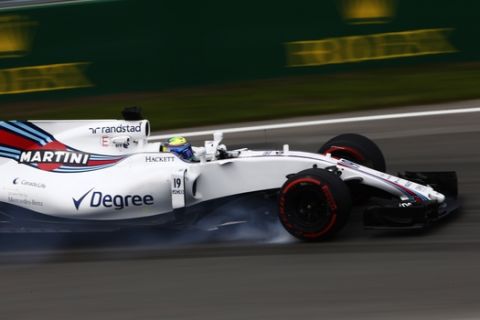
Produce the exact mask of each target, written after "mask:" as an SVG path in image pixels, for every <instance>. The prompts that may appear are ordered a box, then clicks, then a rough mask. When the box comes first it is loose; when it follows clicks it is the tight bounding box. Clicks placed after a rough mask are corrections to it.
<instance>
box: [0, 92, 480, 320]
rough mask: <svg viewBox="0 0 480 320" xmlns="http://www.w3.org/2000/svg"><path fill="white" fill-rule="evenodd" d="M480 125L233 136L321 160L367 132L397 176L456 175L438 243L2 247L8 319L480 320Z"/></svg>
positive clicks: (418, 121) (192, 240)
mask: <svg viewBox="0 0 480 320" xmlns="http://www.w3.org/2000/svg"><path fill="white" fill-rule="evenodd" d="M479 105H480V102H479V101H471V102H463V103H457V104H450V105H441V106H438V105H437V106H428V107H415V108H402V109H398V110H389V111H388V112H404V111H408V110H428V109H442V108H452V107H476V106H479ZM384 112H385V111H376V112H363V113H357V114H348V116H351V115H364V114H373V113H384ZM332 117H334V116H332ZM327 118H328V117H327ZM479 123H480V113H472V114H459V115H449V116H432V117H424V118H410V119H405V120H399V119H396V120H382V121H372V122H362V123H349V124H348V125H345V124H344V125H325V126H321V127H304V128H298V129H295V128H291V129H283V130H275V131H271V132H252V133H242V134H232V135H231V136H228V137H226V140H225V142H226V143H227V144H231V145H235V146H240V145H246V146H249V147H255V148H281V146H282V144H284V143H289V144H290V145H291V148H292V149H299V150H306V151H312V152H314V151H316V150H317V149H318V148H319V146H320V145H321V143H322V142H323V141H325V140H327V139H328V138H330V137H332V136H334V135H336V134H340V133H344V132H357V133H361V134H365V135H367V136H369V137H371V138H372V139H374V140H375V141H376V142H377V143H378V144H379V146H380V147H381V148H382V149H383V151H384V154H385V156H386V159H387V165H388V171H389V172H392V173H396V172H397V171H404V170H432V171H436V170H439V171H440V170H456V171H457V172H458V175H459V181H460V194H461V201H462V204H463V209H462V211H461V212H460V213H459V214H457V215H456V216H454V217H452V218H451V219H449V220H448V221H445V222H444V223H441V224H440V225H438V226H437V227H435V228H432V229H430V230H428V231H426V232H394V233H392V232H378V231H377V232H372V231H366V230H363V229H362V225H361V216H360V215H359V214H354V216H353V217H352V219H351V220H350V222H349V224H348V225H347V226H346V228H345V229H344V230H343V231H342V233H341V234H340V235H339V236H338V237H336V238H335V239H334V241H330V242H327V243H317V244H304V243H299V242H296V241H294V240H292V239H291V238H289V237H288V236H285V235H283V234H279V235H277V236H275V237H273V238H271V239H264V238H262V237H258V234H257V235H255V234H254V235H253V236H252V235H251V234H249V233H244V234H235V235H233V234H232V235H231V237H230V238H229V237H228V236H227V237H226V239H221V240H220V241H219V240H218V239H216V240H215V239H214V240H212V239H211V238H209V237H203V236H202V235H199V234H191V235H189V237H183V238H178V239H176V238H175V237H176V235H173V236H169V237H165V238H161V237H154V236H152V237H149V236H145V237H143V236H142V235H141V234H135V233H133V234H128V235H108V236H103V237H98V238H95V239H94V240H92V239H93V238H92V237H91V236H80V237H75V238H69V237H53V238H52V237H50V238H49V237H38V238H33V239H32V238H30V239H24V238H22V239H20V238H18V237H14V236H2V237H0V239H1V243H0V248H1V249H2V251H3V252H2V253H1V254H0V318H1V319H117V320H120V319H302V318H308V319H480V271H479V270H480V196H479V192H478V191H479V187H480V171H479V170H478V166H479V163H480V150H479V144H480V143H479V140H480V125H479ZM167 238H168V239H167ZM226 240H228V241H226Z"/></svg>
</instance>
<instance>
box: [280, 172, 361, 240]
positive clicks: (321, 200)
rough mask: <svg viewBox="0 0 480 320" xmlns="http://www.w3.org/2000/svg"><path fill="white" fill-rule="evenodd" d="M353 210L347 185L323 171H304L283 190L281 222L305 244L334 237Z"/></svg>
mask: <svg viewBox="0 0 480 320" xmlns="http://www.w3.org/2000/svg"><path fill="white" fill-rule="evenodd" d="M351 207H352V201H351V198H350V192H349V189H348V187H347V186H346V185H345V183H344V182H343V181H342V180H341V179H340V178H339V177H338V176H337V175H335V174H334V173H331V172H329V171H326V170H322V169H308V170H304V171H301V172H299V173H297V174H295V175H293V176H291V177H290V178H289V179H288V180H287V181H286V182H285V183H284V185H283V186H282V188H281V190H280V198H279V216H280V221H281V222H282V224H283V226H284V227H285V229H286V230H287V231H288V232H289V233H290V234H292V235H293V236H294V237H296V238H298V239H300V240H304V241H320V240H325V239H328V238H330V237H332V236H333V235H334V234H336V233H337V232H338V231H339V230H340V229H341V228H342V227H343V226H344V225H345V223H346V222H347V220H348V217H349V215H350V211H351Z"/></svg>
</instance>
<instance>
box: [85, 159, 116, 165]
mask: <svg viewBox="0 0 480 320" xmlns="http://www.w3.org/2000/svg"><path fill="white" fill-rule="evenodd" d="M120 160H121V159H115V160H88V162H87V166H101V165H104V164H112V163H117V162H118V161H120Z"/></svg>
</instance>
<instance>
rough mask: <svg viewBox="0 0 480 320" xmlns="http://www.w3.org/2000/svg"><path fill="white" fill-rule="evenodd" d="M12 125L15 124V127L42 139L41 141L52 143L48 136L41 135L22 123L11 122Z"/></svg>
mask: <svg viewBox="0 0 480 320" xmlns="http://www.w3.org/2000/svg"><path fill="white" fill-rule="evenodd" d="M13 124H15V125H16V126H17V127H21V128H22V129H25V130H27V131H29V132H31V133H33V134H34V135H36V136H37V137H39V138H41V139H43V140H44V141H46V142H52V141H53V140H52V139H51V138H50V137H49V136H47V135H45V134H43V133H42V132H40V131H38V130H35V129H33V128H31V127H29V126H27V125H26V124H25V123H23V122H20V121H13Z"/></svg>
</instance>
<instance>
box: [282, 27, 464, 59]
mask: <svg viewBox="0 0 480 320" xmlns="http://www.w3.org/2000/svg"><path fill="white" fill-rule="evenodd" d="M452 31H453V29H450V28H438V29H422V30H411V31H401V32H389V33H378V34H370V35H355V36H346V37H339V38H328V39H320V40H307V41H295V42H289V43H287V44H286V49H287V58H288V67H308V66H321V65H328V64H341V63H350V62H361V61H368V60H385V59H396V58H404V57H415V56H425V55H434V54H444V53H453V52H456V51H457V49H456V48H455V47H454V46H453V45H452V43H451V41H450V34H451V33H452Z"/></svg>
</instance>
